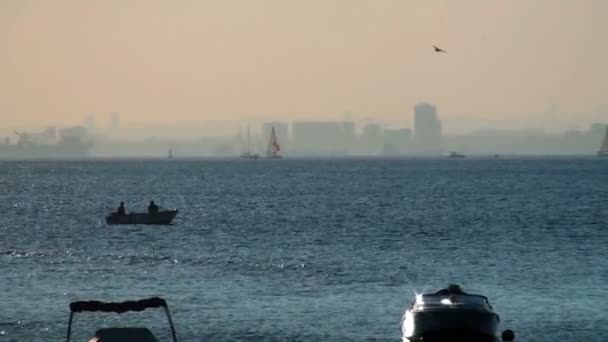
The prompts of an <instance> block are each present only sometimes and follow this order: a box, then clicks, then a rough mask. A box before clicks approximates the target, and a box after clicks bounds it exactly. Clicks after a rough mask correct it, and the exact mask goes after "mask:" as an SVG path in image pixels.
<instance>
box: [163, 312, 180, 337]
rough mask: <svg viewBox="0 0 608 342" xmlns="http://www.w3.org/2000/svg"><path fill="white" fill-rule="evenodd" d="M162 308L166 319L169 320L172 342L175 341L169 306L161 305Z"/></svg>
mask: <svg viewBox="0 0 608 342" xmlns="http://www.w3.org/2000/svg"><path fill="white" fill-rule="evenodd" d="M163 308H164V309H165V314H167V319H168V320H169V327H170V328H171V336H172V337H173V342H177V336H176V334H175V327H174V326H173V320H172V319H171V312H169V307H168V306H167V305H163Z"/></svg>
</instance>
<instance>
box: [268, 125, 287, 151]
mask: <svg viewBox="0 0 608 342" xmlns="http://www.w3.org/2000/svg"><path fill="white" fill-rule="evenodd" d="M266 158H268V159H282V158H283V156H282V155H281V145H279V140H278V139H277V134H276V132H275V131H274V126H273V127H272V131H271V132H270V140H269V141H268V148H267V149H266Z"/></svg>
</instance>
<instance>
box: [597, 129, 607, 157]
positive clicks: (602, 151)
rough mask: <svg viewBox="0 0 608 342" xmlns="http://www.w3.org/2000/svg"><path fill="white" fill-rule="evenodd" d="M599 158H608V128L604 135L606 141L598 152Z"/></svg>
mask: <svg viewBox="0 0 608 342" xmlns="http://www.w3.org/2000/svg"><path fill="white" fill-rule="evenodd" d="M597 155H598V157H608V127H606V132H605V133H604V140H603V141H602V146H600V150H599V151H597Z"/></svg>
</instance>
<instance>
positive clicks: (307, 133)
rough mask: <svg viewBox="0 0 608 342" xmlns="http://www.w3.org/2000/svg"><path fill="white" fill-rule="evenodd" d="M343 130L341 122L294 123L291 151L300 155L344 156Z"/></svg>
mask: <svg viewBox="0 0 608 342" xmlns="http://www.w3.org/2000/svg"><path fill="white" fill-rule="evenodd" d="M347 127H348V126H347ZM344 128H345V126H344V123H342V122H323V121H316V122H315V121H300V122H295V123H294V124H293V129H292V135H293V150H294V152H295V153H297V154H300V155H340V154H344V145H345V144H344ZM353 131H354V130H353Z"/></svg>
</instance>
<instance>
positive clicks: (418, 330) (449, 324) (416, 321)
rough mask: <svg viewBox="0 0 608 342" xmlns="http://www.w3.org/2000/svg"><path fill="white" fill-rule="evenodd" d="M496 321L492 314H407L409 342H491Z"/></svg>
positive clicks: (443, 312)
mask: <svg viewBox="0 0 608 342" xmlns="http://www.w3.org/2000/svg"><path fill="white" fill-rule="evenodd" d="M498 322H499V318H498V315H496V314H495V313H493V312H483V311H476V310H459V309H447V310H429V311H414V312H409V314H408V315H406V322H404V326H406V327H407V328H408V329H409V331H407V332H406V337H407V339H408V340H409V341H412V342H414V341H429V340H431V341H434V340H438V341H443V340H445V339H446V338H449V340H454V338H456V337H457V338H458V339H457V340H460V339H461V338H463V339H465V340H474V341H494V340H495V339H496V332H497V329H498Z"/></svg>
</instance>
